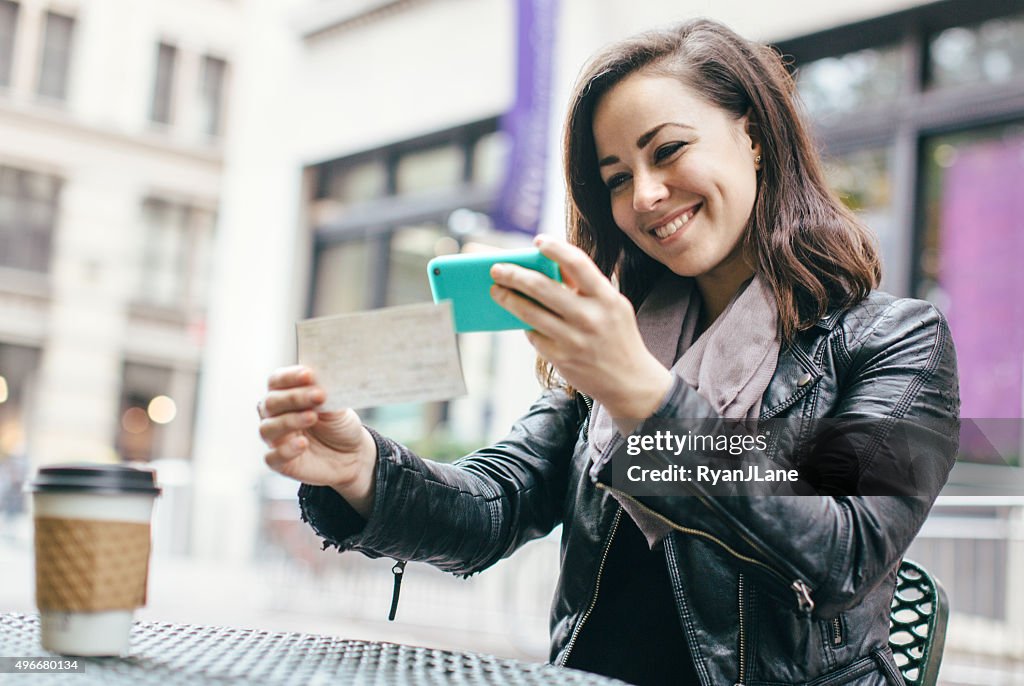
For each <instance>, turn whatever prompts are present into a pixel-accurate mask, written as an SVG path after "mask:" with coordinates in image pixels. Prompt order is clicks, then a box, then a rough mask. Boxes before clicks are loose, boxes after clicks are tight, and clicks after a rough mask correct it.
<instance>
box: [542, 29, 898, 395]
mask: <svg viewBox="0 0 1024 686" xmlns="http://www.w3.org/2000/svg"><path fill="white" fill-rule="evenodd" d="M641 70H642V71H644V72H645V73H649V74H652V75H657V76H669V77H671V78H676V79H678V80H679V81H680V82H681V83H683V84H684V85H686V86H688V87H689V88H691V89H693V91H694V92H696V93H697V94H699V95H701V96H703V97H704V98H705V99H706V100H707V101H708V102H709V103H711V104H713V105H715V106H717V107H719V108H721V109H722V110H724V111H725V112H728V113H730V114H731V115H732V116H734V117H736V118H740V117H742V116H744V115H746V114H749V116H750V121H751V122H753V125H754V127H756V128H755V134H754V135H756V137H757V139H758V140H759V141H760V143H761V155H762V159H763V161H762V165H761V170H760V171H759V172H758V191H757V196H756V199H755V201H754V208H753V211H752V212H751V215H750V219H749V221H748V223H747V226H746V229H745V230H744V232H743V236H742V239H741V240H742V244H743V254H744V257H745V258H746V259H747V261H748V262H749V263H750V264H751V265H752V266H753V268H754V270H755V271H756V272H757V273H758V274H760V275H761V278H763V279H764V280H765V281H766V282H767V283H768V285H769V286H770V288H771V289H772V292H773V293H774V294H775V300H776V303H777V304H778V309H779V328H780V332H781V335H782V339H783V343H784V344H785V343H789V342H791V341H792V339H793V337H794V336H795V335H796V333H797V332H798V331H802V330H805V329H808V328H810V327H811V326H813V325H814V323H815V322H817V321H818V320H819V319H821V318H822V317H823V316H824V315H825V313H826V311H827V310H828V309H830V308H831V307H849V306H852V305H854V304H856V303H857V302H859V301H860V300H861V299H863V298H864V297H865V296H867V294H868V292H869V291H870V290H871V289H872V288H875V287H877V285H878V282H879V280H880V279H881V264H880V261H879V257H878V250H877V247H876V244H875V239H874V235H873V234H872V233H871V232H870V231H869V230H868V229H867V228H866V227H865V226H864V225H863V224H861V222H860V221H859V220H858V219H857V218H856V216H855V215H854V214H853V213H852V212H851V211H850V210H849V209H848V208H847V207H846V206H845V205H844V204H843V203H842V201H841V200H840V199H839V198H838V197H837V196H836V195H835V193H833V192H832V191H831V190H830V189H829V187H828V185H827V184H826V182H825V175H824V172H823V169H822V164H821V160H820V158H819V155H818V152H817V150H816V149H815V147H814V144H813V143H812V141H811V137H810V135H809V133H808V130H807V125H806V124H805V122H804V119H803V116H802V115H801V113H800V111H799V109H798V105H797V95H796V86H795V84H794V81H793V78H792V77H791V76H790V74H789V72H788V71H787V70H786V67H785V65H784V63H783V60H782V57H781V55H779V53H778V52H776V51H775V50H774V49H773V48H771V47H770V46H766V45H760V44H757V43H754V42H752V41H748V40H746V39H744V38H742V37H741V36H739V35H737V34H736V33H735V32H733V31H732V30H731V29H729V28H728V27H726V26H724V25H722V24H719V23H717V22H714V21H710V20H707V19H696V20H692V21H688V22H686V23H683V24H680V25H678V26H675V27H671V28H666V29H660V30H654V31H648V32H644V33H641V34H638V35H636V36H633V37H631V38H627V39H625V40H622V41H619V42H616V43H613V44H611V45H609V46H607V47H606V48H604V49H603V50H602V51H601V52H599V53H598V54H597V55H595V56H594V57H593V58H592V59H591V60H590V62H589V63H588V64H587V65H586V66H585V67H584V68H583V71H582V72H581V74H580V77H579V78H578V79H577V82H576V86H575V89H574V91H573V94H572V98H571V101H570V105H569V111H568V114H567V116H566V120H565V129H564V132H563V136H564V138H563V155H564V158H563V165H564V170H565V184H566V189H567V196H568V197H567V201H566V209H567V217H566V220H567V227H566V237H567V239H568V240H569V242H570V243H572V244H574V245H576V246H578V247H579V248H581V249H582V250H583V251H585V252H586V253H587V254H588V255H589V256H590V257H591V259H592V260H594V262H595V263H596V264H597V266H598V267H599V268H600V269H601V271H602V272H603V273H604V274H605V275H606V276H608V277H610V278H615V279H617V281H618V284H619V288H620V290H621V291H622V293H623V294H624V295H625V296H626V297H628V298H629V300H630V301H631V302H632V303H633V307H634V309H635V308H637V307H639V306H640V303H641V301H642V300H643V298H644V296H646V295H647V293H648V291H649V290H650V289H651V286H652V285H653V284H654V282H655V281H657V279H658V278H659V277H660V276H661V275H662V274H663V273H665V272H666V271H667V267H665V266H664V265H662V264H661V263H659V262H657V261H656V260H654V259H653V258H651V257H649V256H648V255H647V254H645V253H644V252H643V251H641V250H640V249H639V248H638V247H636V245H635V244H634V243H633V242H632V241H631V240H629V239H628V238H627V237H626V235H625V234H624V233H623V232H622V231H621V230H620V229H619V228H618V227H617V226H616V224H615V220H614V219H613V218H612V212H611V202H610V199H609V192H608V189H607V187H606V186H605V184H604V183H603V182H602V180H601V175H600V171H599V167H598V160H597V151H596V146H595V143H594V134H593V115H594V108H595V107H596V105H597V103H598V102H599V101H600V99H601V97H602V96H604V95H605V94H606V93H607V92H608V91H609V90H611V89H612V88H613V87H614V86H615V85H616V84H618V83H619V82H621V81H622V80H623V79H625V78H626V77H627V76H629V75H631V74H634V73H636V72H638V71H641ZM538 374H539V376H540V377H541V380H542V382H544V384H545V385H547V386H551V385H554V383H555V379H554V374H553V370H552V368H551V365H550V364H547V363H545V362H543V361H541V360H538Z"/></svg>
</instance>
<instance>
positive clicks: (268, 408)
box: [260, 386, 327, 419]
mask: <svg viewBox="0 0 1024 686" xmlns="http://www.w3.org/2000/svg"><path fill="white" fill-rule="evenodd" d="M325 400H327V393H326V392H325V391H324V389H322V388H320V387H319V386H300V387H299V388H290V389H288V390H282V391H268V392H267V394H266V395H265V396H264V397H263V401H262V407H261V410H262V412H261V413H260V416H261V417H263V418H265V419H268V418H271V417H276V416H278V415H280V414H285V413H287V412H302V411H303V410H312V409H314V408H316V407H317V406H319V405H321V404H322V403H323V402H324V401H325Z"/></svg>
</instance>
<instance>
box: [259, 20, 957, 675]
mask: <svg viewBox="0 0 1024 686" xmlns="http://www.w3.org/2000/svg"><path fill="white" fill-rule="evenodd" d="M793 93H794V87H793V83H792V81H791V79H790V77H789V75H788V73H787V72H786V70H785V69H784V67H783V66H782V63H781V60H780V59H779V56H778V55H777V54H776V53H775V52H773V51H772V50H771V49H769V48H768V47H765V46H761V45H757V44H755V43H752V42H750V41H747V40H745V39H743V38H742V37H740V36H738V35H736V34H735V33H733V32H732V31H730V30H729V29H727V28H726V27H724V26H722V25H720V24H717V23H714V22H710V21H704V20H701V21H692V22H688V23H685V24H682V25H680V26H677V27H673V28H669V29H665V30H661V31H654V32H649V33H645V34H641V35H639V36H636V37H633V38H630V39H627V40H625V41H622V42H619V43H616V44H613V45H611V46H608V47H607V48H606V49H605V50H603V51H602V52H601V53H600V54H598V55H597V56H596V57H595V58H594V59H593V60H592V61H591V63H590V64H589V65H588V66H587V67H586V68H585V69H584V72H583V75H582V76H581V78H580V80H579V82H578V84H577V86H576V89H575V93H574V96H573V98H572V101H571V105H570V109H569V114H568V118H567V123H566V134H565V151H564V153H565V157H564V159H565V173H566V180H567V187H568V190H569V199H568V206H569V213H568V214H569V217H568V219H569V221H568V226H567V234H568V238H569V240H568V242H563V241H560V240H555V239H550V238H543V237H542V238H539V239H538V240H537V245H538V247H539V249H540V251H541V252H542V253H543V254H544V255H545V256H547V257H548V258H550V259H552V260H554V261H555V262H557V263H558V264H559V267H560V271H561V275H562V278H563V283H557V282H555V281H553V280H551V279H549V278H548V277H546V276H544V275H543V274H540V273H538V272H535V271H532V270H528V269H524V268H522V267H518V266H516V265H513V264H505V265H496V266H495V267H493V268H492V271H491V276H492V277H493V279H494V281H495V284H496V285H495V286H494V287H493V288H492V291H491V293H492V297H493V298H494V299H495V300H496V301H497V302H498V303H499V304H501V305H502V306H503V307H505V308H506V309H508V310H509V311H510V312H512V313H513V314H514V315H516V316H517V317H519V318H520V319H522V320H523V321H525V322H526V323H527V324H529V325H530V326H531V327H532V330H530V331H528V332H527V334H526V335H527V337H528V339H529V341H530V342H531V343H532V344H533V346H534V347H535V348H536V350H537V353H538V356H539V359H540V362H541V371H542V378H543V379H544V380H545V381H546V382H547V385H548V389H547V391H546V392H545V393H544V394H543V395H542V396H541V397H540V398H539V399H538V400H537V402H536V403H535V404H534V405H533V407H531V408H530V410H529V411H528V412H527V413H526V414H525V415H524V416H523V417H522V418H521V419H520V420H519V421H518V422H517V423H516V424H515V425H514V426H513V427H512V429H511V431H510V432H509V434H508V436H507V437H506V438H504V439H503V440H502V441H500V442H498V443H496V444H494V445H492V446H489V447H485V448H481V449H480V450H477V451H474V452H472V453H470V454H469V455H467V456H465V457H464V458H462V459H461V460H459V461H457V462H456V463H455V464H438V463H434V462H431V461H428V460H424V459H422V458H420V457H419V456H417V455H415V454H413V452H412V451H410V450H409V449H408V448H407V447H405V446H403V445H401V444H400V443H398V442H396V441H393V440H391V439H389V438H385V437H383V436H381V435H380V434H378V433H377V432H375V431H373V430H371V429H369V428H368V427H365V426H364V425H363V424H362V422H361V420H360V419H359V417H358V416H356V414H355V413H354V412H352V411H351V410H345V411H343V412H322V411H318V408H319V405H320V404H321V403H322V402H323V400H324V398H325V397H326V396H325V393H324V389H323V388H321V387H320V386H319V385H318V384H317V382H316V379H315V378H314V375H313V373H312V371H311V370H309V369H305V368H301V367H290V368H284V369H280V370H278V371H277V372H275V373H274V374H273V375H272V376H271V378H270V380H269V383H268V391H267V394H266V396H265V399H264V401H263V402H262V403H261V404H260V415H261V423H260V433H261V436H262V437H263V439H264V441H265V442H266V444H267V446H268V449H269V450H268V452H267V454H266V457H265V459H266V462H267V464H268V465H269V466H270V467H271V468H273V469H275V470H276V471H278V472H280V473H282V474H285V475H287V476H290V477H292V478H294V479H296V480H299V481H302V482H303V486H302V487H301V488H300V491H299V500H300V504H301V507H302V512H303V517H304V519H305V520H306V521H307V522H309V523H310V524H311V526H312V527H313V529H314V530H315V531H316V532H317V533H318V534H319V535H320V536H322V537H323V538H324V539H325V541H326V542H327V545H333V546H335V547H337V548H338V549H339V550H351V549H354V550H359V551H361V552H364V553H366V554H368V555H371V556H375V557H376V556H389V557H393V558H395V559H396V560H398V561H400V562H399V565H397V566H396V569H404V562H401V561H408V560H420V561H426V562H429V563H431V564H433V565H435V566H437V567H439V568H441V569H443V570H447V571H450V572H453V573H456V574H461V575H469V574H474V573H476V572H479V571H481V570H483V569H485V568H487V567H489V566H491V565H492V564H494V563H495V562H497V561H498V560H500V559H501V558H503V557H505V556H507V555H509V554H511V553H512V552H513V551H514V550H516V549H517V548H518V547H520V546H521V545H523V544H524V543H526V542H527V541H529V540H531V539H534V538H537V537H540V536H544V535H546V534H547V533H549V532H550V531H551V530H552V529H553V528H554V527H556V526H558V525H562V527H563V528H562V557H561V565H562V569H561V574H560V577H559V585H558V588H557V591H556V596H555V599H554V602H553V603H552V615H551V660H552V661H553V662H555V663H556V664H559V665H563V666H568V667H575V668H578V669H583V670H587V671H591V672H596V673H600V674H605V675H610V676H615V677H618V678H621V679H624V680H626V681H628V682H630V683H634V684H641V685H647V684H684V685H689V684H701V686H710V684H739V685H742V684H754V683H759V684H762V683H771V684H778V685H779V686H782V685H783V684H805V683H823V684H824V683H828V684H836V685H838V684H856V685H858V686H883V684H887V685H888V686H902V684H903V679H902V677H901V676H900V675H899V671H898V669H897V667H896V664H895V662H894V659H893V656H892V652H891V650H890V649H889V646H888V637H889V633H888V632H889V625H888V610H889V603H890V601H891V599H892V595H893V589H894V584H895V570H896V568H897V566H898V565H899V563H900V560H901V558H902V557H903V554H904V553H905V552H906V550H907V547H908V546H909V544H910V542H911V540H912V539H913V538H914V536H915V534H916V533H917V531H918V529H919V528H920V526H921V524H922V523H923V521H924V519H925V517H926V516H927V514H928V511H929V509H930V507H931V504H932V502H933V501H934V498H935V496H936V495H937V493H938V491H939V489H940V488H941V486H942V484H943V483H944V481H945V479H946V476H947V474H948V471H949V469H950V467H951V465H952V462H953V459H954V454H955V452H956V443H957V432H956V423H957V421H958V409H959V397H958V391H957V370H956V361H955V354H954V351H953V347H952V344H951V342H950V337H949V330H948V327H947V325H946V321H945V319H944V318H943V316H942V315H941V314H940V313H939V312H938V311H937V310H936V309H935V308H934V307H932V306H930V305H928V304H927V303H924V302H921V301H917V300H907V299H903V300H899V299H896V298H894V297H893V296H891V295H888V294H885V293H881V292H878V291H875V290H873V289H874V288H875V286H876V285H877V284H878V279H879V266H878V257H877V253H876V250H875V248H874V242H873V239H872V237H871V234H870V233H869V232H868V230H867V229H866V228H865V227H863V226H862V225H861V224H859V223H858V222H857V221H856V219H855V218H854V217H853V216H852V215H851V214H850V212H849V211H848V210H847V209H846V208H845V207H844V206H843V205H842V203H841V202H839V200H838V199H837V198H836V197H835V196H834V195H833V194H832V193H830V192H829V191H828V189H827V187H826V186H825V182H824V177H823V174H822V171H821V164H820V161H819V160H818V157H817V154H816V152H815V151H814V148H813V146H812V145H811V144H810V142H809V138H808V136H807V134H806V126H805V124H804V123H803V121H802V120H801V118H800V116H799V115H798V113H797V109H796V107H795V104H794V102H793V97H794V96H793ZM770 419H771V420H776V422H778V421H779V420H786V419H789V420H793V421H792V424H795V425H796V426H797V428H798V430H797V431H795V432H792V431H790V432H787V431H785V430H783V431H782V432H781V434H779V433H772V434H771V439H770V440H765V441H761V442H757V441H750V442H749V447H748V446H747V444H745V443H744V444H743V445H744V451H743V454H742V455H738V456H734V455H729V456H728V457H730V459H735V461H737V462H738V464H735V465H732V464H730V465H729V467H730V469H731V468H732V467H736V468H740V469H741V471H738V472H736V474H743V475H758V476H763V475H765V474H769V473H770V474H772V475H773V476H776V475H777V476H780V479H778V480H773V481H772V482H773V484H774V485H775V486H779V485H780V483H781V482H782V481H783V480H782V479H781V476H782V475H785V476H786V477H787V478H786V479H785V481H787V482H788V481H790V478H789V477H791V476H792V474H793V471H794V470H795V471H797V472H798V475H799V486H800V488H799V489H795V488H794V489H791V490H781V491H776V490H773V491H771V492H770V493H771V494H769V492H765V493H763V494H761V492H760V491H758V492H756V493H758V495H749V496H744V497H739V496H736V495H730V496H729V497H716V495H717V494H719V493H721V491H715V492H711V491H709V485H708V484H707V483H704V482H702V481H701V479H696V478H695V479H680V480H679V483H678V486H677V490H675V491H667V492H666V491H658V492H657V494H656V495H651V494H650V491H640V490H631V487H630V485H629V484H628V483H624V481H622V480H617V479H616V475H617V474H623V473H628V469H629V467H630V465H631V464H632V463H629V462H628V461H627V462H625V467H623V464H624V463H623V462H622V460H623V459H624V458H629V452H628V449H629V448H628V447H629V446H634V447H635V446H641V447H643V446H651V447H650V449H647V448H643V449H642V452H643V455H641V456H640V457H642V458H644V459H646V460H647V461H648V462H650V463H651V464H652V465H653V468H654V471H652V472H651V473H652V474H653V473H658V474H663V473H664V474H669V475H671V474H679V475H682V474H698V473H704V472H706V471H708V470H709V467H710V465H711V464H712V463H713V461H714V459H715V453H714V451H713V450H711V449H708V448H706V447H700V446H695V445H690V446H688V447H685V448H679V447H678V446H671V445H668V446H666V445H661V444H659V443H658V442H657V441H651V440H649V439H651V437H656V436H659V435H665V432H666V431H669V432H671V433H672V434H674V435H677V436H682V435H684V434H686V435H689V429H688V427H690V426H692V424H690V422H692V421H693V420H699V421H700V422H701V430H702V433H706V434H708V435H711V436H714V437H716V440H714V441H712V443H715V444H718V443H721V442H722V441H720V440H718V439H722V438H726V437H731V438H738V439H741V440H740V442H741V443H742V439H743V438H744V436H745V437H746V438H750V436H749V435H746V432H745V431H741V432H740V433H737V429H738V427H739V428H740V429H745V428H746V427H747V426H749V425H750V424H754V425H756V426H758V427H759V428H758V431H760V427H761V426H763V424H762V423H763V422H767V420H770ZM897 420H909V421H904V422H903V423H902V425H901V429H902V432H903V434H901V436H900V439H901V440H900V441H895V440H893V438H894V436H893V434H892V427H893V426H894V423H895V422H896V421H897ZM836 422H842V426H843V427H844V431H835V430H832V431H831V432H830V431H828V429H827V427H834V426H835V423H836ZM782 424H783V425H785V424H786V422H782ZM772 426H773V427H775V426H780V424H778V423H775V424H773V425H772ZM846 427H850V428H849V429H846ZM764 435H765V436H767V435H768V431H767V430H766V431H765V433H764ZM726 443H727V444H729V445H732V442H731V441H726ZM848 446H853V447H854V448H857V449H860V448H864V451H865V452H864V453H863V454H862V453H856V454H851V450H850V448H849V447H848ZM901 446H902V448H901ZM920 455H925V456H927V459H925V460H922V459H920V458H917V459H915V458H916V456H920ZM851 458H852V459H851ZM883 465H885V466H886V468H887V469H892V468H893V467H894V466H895V467H897V468H896V470H895V471H889V472H887V474H888V475H890V478H889V479H888V481H890V482H891V481H897V479H894V478H891V475H892V474H899V475H904V476H909V478H905V479H900V480H899V481H900V483H887V480H886V478H885V476H884V475H883V474H881V471H880V470H882V469H883V467H882V466H883ZM780 468H782V469H780ZM702 470H703V471H702ZM729 474H730V476H732V475H733V474H734V472H733V471H729ZM739 480H740V479H737V481H739ZM743 480H746V479H743ZM764 480H766V479H763V478H751V479H750V481H755V482H756V481H764ZM626 481H628V479H627V480H626ZM658 481H659V484H660V485H665V483H664V480H660V479H659V480H658ZM669 481H670V482H673V481H674V480H673V479H669ZM710 481H712V482H714V484H713V485H715V484H717V486H719V487H721V486H722V482H723V481H728V482H729V483H732V482H733V479H731V478H730V479H727V480H726V479H723V478H721V474H719V477H718V478H714V477H712V478H711V479H710ZM908 483H909V484H910V486H909V488H910V489H912V490H910V491H908ZM669 485H670V486H671V483H670V484H669ZM777 492H781V493H785V494H790V495H792V493H794V492H796V493H800V494H802V497H777V496H776V495H773V494H774V493H777ZM729 493H735V491H729ZM879 493H883V494H885V495H882V496H879V495H877V494H879ZM867 494H871V495H872V497H866V495H867ZM908 495H909V496H913V497H907V496H908ZM396 588H397V584H396Z"/></svg>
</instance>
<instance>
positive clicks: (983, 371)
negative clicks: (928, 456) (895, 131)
mask: <svg viewBox="0 0 1024 686" xmlns="http://www.w3.org/2000/svg"><path fill="white" fill-rule="evenodd" d="M924 164H925V166H924V170H923V171H924V190H925V206H924V232H923V234H922V236H921V252H920V265H919V280H918V284H919V286H918V295H919V296H920V297H923V298H928V299H929V300H931V301H933V302H935V303H936V304H937V305H938V306H939V307H940V308H941V309H942V310H943V312H945V314H946V316H947V318H948V319H949V325H950V328H951V330H952V333H953V339H954V341H955V342H956V347H957V358H958V364H959V367H960V397H961V402H962V410H961V415H962V416H963V417H969V418H986V419H995V418H1013V417H1021V416H1024V407H1022V395H1024V355H1022V354H1021V351H1022V350H1024V301H1022V300H1021V298H1020V294H1021V293H1024V269H1022V268H1021V264H1022V261H1024V195H1022V194H1021V189H1024V123H1018V124H1011V125H1003V126H997V127H993V128H985V129H975V130H972V131H967V132H963V133H958V134H954V135H947V136H938V137H934V138H930V139H928V140H927V141H926V142H925V145H924Z"/></svg>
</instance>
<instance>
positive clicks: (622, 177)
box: [604, 174, 629, 191]
mask: <svg viewBox="0 0 1024 686" xmlns="http://www.w3.org/2000/svg"><path fill="white" fill-rule="evenodd" d="M627 181H629V174H615V175H614V176H612V177H610V178H609V179H608V180H607V181H605V182H604V185H605V186H607V187H608V190H610V191H613V190H615V189H616V188H618V187H619V186H621V185H622V184H624V183H626V182H627Z"/></svg>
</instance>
